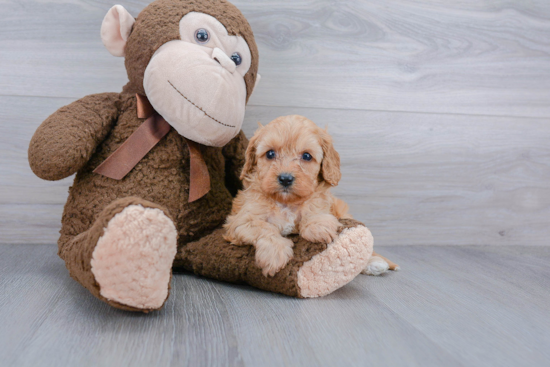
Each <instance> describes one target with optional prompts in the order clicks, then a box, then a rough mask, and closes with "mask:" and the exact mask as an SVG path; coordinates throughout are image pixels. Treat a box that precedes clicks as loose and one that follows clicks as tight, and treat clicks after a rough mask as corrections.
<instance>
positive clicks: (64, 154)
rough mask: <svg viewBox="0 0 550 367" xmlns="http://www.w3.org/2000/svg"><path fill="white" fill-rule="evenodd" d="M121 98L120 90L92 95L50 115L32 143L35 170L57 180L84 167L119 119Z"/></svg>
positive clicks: (49, 178)
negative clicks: (118, 101)
mask: <svg viewBox="0 0 550 367" xmlns="http://www.w3.org/2000/svg"><path fill="white" fill-rule="evenodd" d="M118 98H119V94H118V93H101V94H94V95H89V96H86V97H84V98H82V99H79V100H78V101H75V102H73V103H71V104H69V105H67V106H65V107H61V108H60V109H59V110H57V111H56V112H54V113H53V114H52V115H51V116H50V117H48V118H47V119H46V121H44V122H43V123H42V124H41V125H40V126H39V127H38V129H37V130H36V132H35V133H34V135H33V137H32V139H31V142H30V145H29V164H30V166H31V169H32V171H33V172H34V173H35V174H36V175H37V176H38V177H40V178H42V179H44V180H50V181H54V180H61V179H63V178H65V177H68V176H70V175H72V174H73V173H75V172H77V171H78V170H79V169H81V168H82V167H83V166H84V165H85V164H86V163H87V162H88V161H89V159H90V157H91V156H92V154H93V153H94V151H95V149H96V147H97V146H98V144H99V143H101V141H103V139H105V137H106V136H107V134H108V133H109V131H110V130H111V128H112V126H113V124H114V122H115V121H116V120H117V119H118V116H119V111H118V107H117V103H116V102H117V100H118Z"/></svg>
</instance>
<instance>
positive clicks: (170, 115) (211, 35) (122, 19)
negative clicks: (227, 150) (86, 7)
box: [101, 0, 260, 147]
mask: <svg viewBox="0 0 550 367" xmlns="http://www.w3.org/2000/svg"><path fill="white" fill-rule="evenodd" d="M205 1H206V0H205ZM190 7H191V8H193V7H194V8H199V9H201V7H204V11H208V12H209V13H210V12H214V13H216V14H218V15H217V16H218V18H219V19H221V20H222V21H223V22H225V23H222V22H220V20H218V19H217V18H216V17H214V16H211V15H208V14H206V13H205V12H201V11H199V10H197V11H187V10H188V9H189V8H190ZM195 10H196V9H195ZM178 14H181V15H178ZM134 23H135V24H134ZM224 24H226V25H227V27H228V28H226V26H225V25H224ZM228 29H229V30H230V32H228ZM241 35H242V36H241ZM101 36H102V39H103V43H104V44H105V46H106V47H107V49H108V50H109V51H110V52H111V53H112V54H113V55H115V56H125V57H126V60H125V63H126V68H127V70H128V76H129V79H130V83H129V85H130V86H131V88H130V89H129V91H131V93H136V92H137V93H141V94H143V93H145V95H146V96H147V98H148V99H149V102H151V104H152V106H153V108H154V109H155V110H156V111H157V112H158V113H159V114H160V115H161V116H162V117H164V119H165V120H166V121H167V122H168V123H169V124H170V125H171V126H172V127H174V129H175V130H176V131H177V132H178V133H179V134H181V135H182V136H184V137H185V138H188V139H190V140H193V141H195V142H197V143H200V144H204V145H209V146H216V147H221V146H224V145H225V144H227V143H228V142H229V141H230V140H231V139H232V138H233V137H235V136H236V135H237V134H238V133H239V131H240V129H241V126H242V123H243V119H244V113H245V106H246V101H247V99H248V97H249V96H250V94H251V93H252V90H253V86H254V82H257V81H258V80H259V77H260V76H259V75H258V74H257V65H258V64H257V62H258V61H257V49H256V44H255V43H254V38H253V35H252V33H251V30H250V26H249V25H248V22H246V19H245V18H244V17H243V16H242V14H241V13H240V12H239V11H238V10H237V9H236V8H235V7H234V6H233V5H231V4H229V3H226V2H219V3H218V2H208V1H206V2H202V3H200V4H199V3H194V2H191V1H186V0H156V1H155V2H153V3H152V4H150V5H149V6H148V7H147V8H146V9H145V10H144V11H143V12H142V14H140V16H139V17H138V20H137V21H136V20H135V19H134V18H133V17H132V16H131V15H130V14H129V13H128V12H127V11H126V10H125V9H124V8H123V7H122V6H120V5H115V6H114V7H113V8H111V10H109V12H108V13H107V15H106V16H105V19H104V21H103V24H102V28H101ZM243 37H244V38H243ZM245 38H246V40H248V42H251V45H249V44H248V43H247V41H246V40H245ZM250 47H251V48H250ZM251 49H252V52H251ZM253 55H256V56H255V58H254V59H253V57H254V56H253Z"/></svg>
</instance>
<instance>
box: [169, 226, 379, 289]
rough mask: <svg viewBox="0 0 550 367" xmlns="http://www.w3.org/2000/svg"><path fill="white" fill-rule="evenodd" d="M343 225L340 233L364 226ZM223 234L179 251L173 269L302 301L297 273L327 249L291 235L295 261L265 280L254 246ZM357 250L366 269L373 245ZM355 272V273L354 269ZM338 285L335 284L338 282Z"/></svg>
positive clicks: (327, 287)
mask: <svg viewBox="0 0 550 367" xmlns="http://www.w3.org/2000/svg"><path fill="white" fill-rule="evenodd" d="M340 222H341V223H342V225H343V226H342V227H341V228H340V229H339V231H338V232H339V233H341V232H342V231H344V230H346V229H349V228H354V227H357V226H362V225H363V224H362V223H361V222H358V221H356V220H353V219H342V220H341V221H340ZM363 228H364V227H363ZM367 232H368V230H367ZM369 233H370V232H369ZM222 234H223V229H217V230H216V231H214V232H213V233H212V234H211V235H209V236H206V237H204V238H202V239H200V240H199V241H196V242H191V243H189V244H187V246H183V247H180V249H179V250H178V253H177V255H176V259H175V261H174V269H175V270H178V271H183V270H187V271H192V272H194V273H195V274H198V275H201V276H204V277H208V278H213V279H217V280H221V281H225V282H232V283H244V284H249V285H251V286H253V287H256V288H260V289H263V290H266V291H270V292H277V293H282V294H286V295H288V296H293V297H300V298H301V297H303V296H302V294H301V291H300V287H299V286H298V272H299V271H300V269H301V268H302V265H303V264H304V263H306V262H308V261H309V260H311V259H312V258H313V257H314V256H315V255H318V254H321V253H323V252H324V251H325V250H327V245H326V244H324V243H311V242H308V241H306V240H304V239H303V238H301V237H300V236H298V235H290V236H288V238H290V239H291V240H292V241H293V242H294V257H293V258H292V259H291V260H290V261H289V263H288V264H287V265H286V266H285V267H284V268H283V269H281V270H280V271H279V272H278V273H277V274H275V276H273V277H266V276H264V275H263V274H262V269H260V268H259V267H258V266H257V265H256V262H255V261H256V260H255V249H254V246H235V245H231V244H230V243H228V242H225V241H224V240H223V238H222ZM371 238H372V237H371ZM336 241H337V240H336ZM354 246H355V247H356V248H357V251H356V253H357V254H360V255H363V257H362V258H361V259H359V262H360V263H361V264H363V263H364V264H363V267H364V265H366V261H368V258H369V257H370V253H371V252H372V241H371V242H369V241H365V242H362V243H357V244H354ZM334 261H335V262H330V261H327V262H330V263H331V264H332V265H334V266H336V262H338V263H340V262H341V259H340V258H339V257H335V258H334ZM361 264H359V265H358V266H357V268H358V270H357V272H356V273H355V275H357V274H359V272H360V271H361V269H362V268H361V267H360V266H361ZM321 270H324V269H321ZM353 272H355V268H354V270H353ZM335 273H336V272H335V271H332V270H331V271H330V275H331V276H332V275H334V274H335ZM318 274H319V275H322V274H321V272H319V273H318ZM351 279H353V277H351V278H347V279H345V280H347V281H345V282H344V283H343V284H336V285H337V287H335V288H332V289H331V290H335V289H337V288H339V287H341V286H342V285H344V284H346V283H347V282H349V281H350V280H351ZM338 281H339V280H336V282H338ZM310 284H311V283H310ZM322 286H323V287H324V288H323V289H324V290H328V289H329V288H330V285H328V286H325V285H324V284H323V285H322ZM309 296H310V295H309V294H308V297H309Z"/></svg>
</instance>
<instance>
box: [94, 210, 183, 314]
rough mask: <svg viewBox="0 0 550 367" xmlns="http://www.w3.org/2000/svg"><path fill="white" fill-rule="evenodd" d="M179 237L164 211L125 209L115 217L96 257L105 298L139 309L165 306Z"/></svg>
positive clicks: (99, 241) (96, 252)
mask: <svg viewBox="0 0 550 367" xmlns="http://www.w3.org/2000/svg"><path fill="white" fill-rule="evenodd" d="M177 238H178V235H177V232H176V228H175V227H174V223H173V222H172V220H171V219H170V218H168V217H167V216H166V215H165V214H164V213H163V211H162V210H160V209H154V208H145V207H143V206H141V205H130V206H127V207H126V208H124V210H123V211H121V212H120V213H118V214H117V215H115V216H114V217H113V218H111V220H110V221H109V223H108V224H107V228H105V230H104V231H103V236H101V237H100V238H99V240H98V241H97V246H96V247H95V249H94V252H93V254H92V260H91V265H92V269H91V270H92V273H93V275H94V278H95V280H96V281H97V283H98V284H99V286H100V287H99V293H100V294H101V296H103V297H105V298H106V299H108V300H114V301H116V302H119V303H123V304H125V305H129V306H132V307H135V308H137V309H156V308H159V307H161V306H162V305H163V304H164V302H165V301H166V299H167V298H168V287H169V282H170V279H171V275H172V272H171V269H172V263H173V261H174V256H175V255H176V249H177V241H178V240H177Z"/></svg>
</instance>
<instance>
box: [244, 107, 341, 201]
mask: <svg viewBox="0 0 550 367" xmlns="http://www.w3.org/2000/svg"><path fill="white" fill-rule="evenodd" d="M340 177H341V174H340V155H339V154H338V152H336V150H335V149H334V147H333V145H332V138H331V137H330V135H329V134H328V133H327V132H326V131H325V130H323V129H321V128H319V127H318V126H317V125H315V124H314V123H313V122H312V121H311V120H308V119H307V118H305V117H303V116H298V115H292V116H284V117H279V118H277V119H275V120H273V121H271V122H270V123H269V124H267V125H266V126H263V127H260V128H259V129H258V130H257V131H256V133H255V134H254V136H253V137H252V139H250V143H249V145H248V148H247V150H246V162H245V165H244V168H243V171H242V174H241V180H245V181H248V182H257V183H258V184H259V185H260V187H261V189H262V191H263V193H264V194H266V195H268V196H270V197H272V198H273V199H275V200H277V201H279V202H284V203H291V202H297V201H301V200H304V199H307V198H308V197H309V196H310V195H311V194H313V193H314V192H315V190H316V189H317V188H318V187H319V184H320V183H322V182H327V183H328V184H330V185H332V186H336V185H337V184H338V181H339V180H340Z"/></svg>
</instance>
